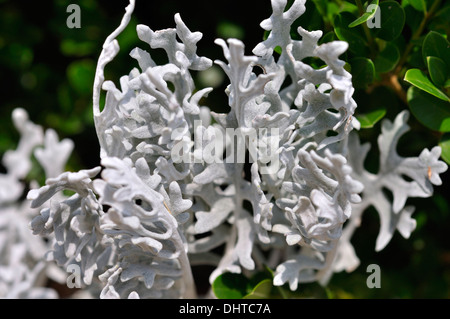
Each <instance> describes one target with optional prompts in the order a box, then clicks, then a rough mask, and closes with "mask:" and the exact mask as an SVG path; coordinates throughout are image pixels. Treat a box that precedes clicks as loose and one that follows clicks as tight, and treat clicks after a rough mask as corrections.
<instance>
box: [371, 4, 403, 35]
mask: <svg viewBox="0 0 450 319" xmlns="http://www.w3.org/2000/svg"><path fill="white" fill-rule="evenodd" d="M380 12H381V17H380V28H378V29H377V28H375V29H372V30H373V31H374V33H375V36H376V37H378V38H380V39H383V40H386V41H392V40H394V39H395V38H397V37H398V36H399V35H400V34H401V33H402V31H403V26H404V25H405V11H404V10H403V8H402V7H401V6H400V4H399V3H398V2H396V1H385V2H381V3H380Z"/></svg>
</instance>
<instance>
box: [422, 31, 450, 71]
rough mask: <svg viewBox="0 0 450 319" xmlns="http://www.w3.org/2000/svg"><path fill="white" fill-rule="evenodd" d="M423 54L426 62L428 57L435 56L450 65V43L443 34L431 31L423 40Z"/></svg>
mask: <svg viewBox="0 0 450 319" xmlns="http://www.w3.org/2000/svg"><path fill="white" fill-rule="evenodd" d="M422 56H423V59H424V61H425V63H426V58H427V57H429V56H435V57H437V58H440V59H441V60H442V61H444V62H445V63H446V64H447V67H450V43H449V42H448V41H447V39H446V38H444V36H443V35H441V34H439V33H437V32H435V31H430V32H429V33H428V34H427V36H426V37H425V39H424V40H423V45H422Z"/></svg>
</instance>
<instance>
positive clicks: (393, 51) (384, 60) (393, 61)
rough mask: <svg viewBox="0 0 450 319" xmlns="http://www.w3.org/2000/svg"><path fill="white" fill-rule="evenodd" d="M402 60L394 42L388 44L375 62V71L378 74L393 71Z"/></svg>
mask: <svg viewBox="0 0 450 319" xmlns="http://www.w3.org/2000/svg"><path fill="white" fill-rule="evenodd" d="M399 60H400V51H399V50H398V48H397V46H396V45H395V44H393V43H392V42H386V43H385V45H384V48H383V49H382V50H381V51H380V52H379V53H378V55H377V56H376V57H375V59H374V60H373V64H374V65H375V71H376V72H377V73H386V72H389V71H392V70H393V69H394V67H395V66H396V65H397V62H398V61H399Z"/></svg>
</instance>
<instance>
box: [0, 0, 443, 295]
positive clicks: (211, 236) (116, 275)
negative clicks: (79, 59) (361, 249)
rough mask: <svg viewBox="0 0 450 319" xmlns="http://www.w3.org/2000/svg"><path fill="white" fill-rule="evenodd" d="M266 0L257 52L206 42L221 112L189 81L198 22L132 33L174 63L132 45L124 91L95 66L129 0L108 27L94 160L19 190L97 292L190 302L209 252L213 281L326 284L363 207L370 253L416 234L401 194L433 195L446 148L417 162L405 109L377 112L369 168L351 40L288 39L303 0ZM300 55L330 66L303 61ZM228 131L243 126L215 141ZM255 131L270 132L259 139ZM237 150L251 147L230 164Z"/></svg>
mask: <svg viewBox="0 0 450 319" xmlns="http://www.w3.org/2000/svg"><path fill="white" fill-rule="evenodd" d="M271 4H272V9H273V10H272V11H273V13H272V15H271V16H270V17H269V18H267V19H266V20H264V21H262V23H261V27H262V28H263V29H264V30H267V31H269V32H270V33H269V36H268V38H267V39H266V40H264V41H263V42H261V43H259V44H258V45H257V46H256V47H255V48H254V49H253V55H251V56H246V55H244V44H243V43H242V42H241V41H240V40H237V39H228V40H227V41H225V40H222V39H218V40H216V41H215V43H216V44H217V45H219V46H220V47H221V48H222V49H223V54H224V58H225V59H224V60H223V61H215V63H216V64H218V65H219V66H220V67H221V68H222V69H223V71H224V72H225V73H226V75H227V76H228V78H229V83H230V84H229V85H228V87H227V90H226V94H227V96H228V105H229V106H230V111H229V112H228V113H215V112H212V111H211V110H210V108H209V107H207V106H203V105H200V102H201V100H202V97H204V96H206V95H207V94H208V93H209V92H210V91H212V88H203V89H200V90H198V89H196V88H195V85H194V81H193V77H192V75H191V71H203V70H206V69H208V68H210V67H211V66H212V64H213V62H212V61H211V60H210V59H208V58H206V57H201V56H198V55H197V43H198V41H199V40H200V39H201V37H202V34H201V33H199V32H191V31H190V30H189V29H188V27H187V26H186V25H185V24H184V22H183V21H182V20H181V17H180V15H178V14H176V15H175V25H176V27H175V28H171V29H164V30H161V31H153V30H152V29H150V28H149V27H147V26H144V25H138V27H137V34H138V36H139V39H140V40H142V41H143V42H145V43H146V45H147V48H148V47H150V48H151V49H163V50H165V52H166V54H167V57H168V63H167V64H165V65H157V64H156V63H155V62H154V61H153V59H152V58H151V55H150V53H149V52H148V51H146V50H145V49H141V48H136V49H134V50H132V51H131V53H130V55H131V57H133V58H134V59H136V60H137V64H138V66H139V67H138V68H133V69H132V70H131V71H130V73H129V74H128V75H125V76H123V77H121V78H120V86H119V87H117V86H116V84H115V83H113V82H112V81H107V80H105V78H104V68H105V66H106V65H107V64H108V63H109V62H111V61H112V60H113V59H114V57H115V56H116V55H117V53H118V52H119V45H118V42H117V40H116V37H117V36H118V35H119V34H120V33H121V32H122V31H123V30H124V28H125V27H126V26H127V24H128V22H129V20H130V17H131V14H132V12H133V9H134V1H133V0H132V1H130V4H129V6H128V7H127V8H126V13H125V15H124V17H123V19H122V22H121V24H120V26H119V27H118V28H117V29H116V30H115V31H114V32H113V33H112V34H111V35H110V36H109V37H108V38H107V39H106V41H105V43H104V45H103V50H102V51H101V54H100V58H99V60H98V64H97V69H96V76H95V82H94V94H93V107H94V121H95V126H96V131H97V136H98V140H99V143H100V147H101V154H100V156H101V167H100V166H99V167H95V168H92V169H88V170H81V171H79V172H65V173H60V172H58V174H53V173H51V174H49V176H48V177H50V178H48V179H47V181H46V185H45V186H43V187H40V188H35V189H32V190H31V191H30V192H29V193H28V196H27V198H28V199H29V200H30V201H31V209H37V208H40V213H39V214H38V215H37V216H36V217H34V218H33V219H32V221H31V222H30V227H31V229H32V231H33V234H35V235H41V236H46V237H48V238H50V239H51V240H50V241H49V242H50V243H51V248H49V251H48V253H47V254H46V259H47V260H48V261H55V262H56V264H57V265H59V266H62V267H64V268H66V267H67V266H68V265H71V264H76V265H78V266H79V267H80V269H81V272H82V284H83V286H84V288H85V289H86V290H91V292H92V295H93V296H94V297H95V296H100V297H101V298H180V297H184V298H195V297H196V296H197V294H196V287H195V282H194V279H193V275H192V271H191V266H192V265H205V264H208V265H213V266H214V267H215V270H214V271H213V272H212V274H211V276H210V281H211V282H212V281H213V280H214V279H215V278H216V277H217V276H219V275H220V274H222V273H224V272H233V273H241V272H244V271H245V272H247V271H249V272H251V271H256V270H257V269H261V268H262V267H264V266H268V267H270V268H272V269H274V271H275V274H274V279H273V284H274V285H283V284H285V283H288V284H289V287H290V288H291V289H292V290H296V289H297V286H298V284H299V283H305V282H315V281H317V282H320V283H321V284H323V285H326V284H327V282H328V281H329V279H330V277H331V276H332V274H333V273H334V272H338V271H342V270H347V271H352V270H353V269H355V268H356V267H357V266H358V264H359V260H358V258H357V256H356V254H355V251H354V248H353V246H352V244H351V237H352V235H353V233H354V231H355V229H356V228H357V227H358V226H359V223H360V221H361V216H362V214H363V212H364V211H365V210H366V208H368V207H369V206H374V207H375V208H376V210H377V211H378V213H379V215H380V221H381V223H380V224H381V227H380V232H379V235H378V238H377V242H376V250H381V249H383V248H384V247H385V246H386V245H387V244H388V242H389V241H390V239H391V238H392V236H393V233H394V232H395V231H396V230H398V231H399V232H400V234H401V235H402V236H404V237H405V238H408V237H409V235H410V234H411V232H412V231H413V230H414V228H415V225H416V224H415V220H414V219H413V218H412V217H411V215H412V213H413V211H414V207H411V206H407V205H406V202H407V199H408V198H409V197H428V196H431V195H432V193H433V186H432V185H433V184H434V185H440V184H441V180H440V178H439V174H440V173H442V172H444V171H445V170H446V169H447V166H446V164H445V163H443V162H441V161H439V157H440V148H439V147H435V148H433V149H432V150H431V151H429V150H427V149H425V150H423V152H422V153H421V154H420V155H419V156H418V157H414V158H402V157H400V156H399V155H398V154H397V152H396V147H397V144H398V141H399V138H400V137H401V136H402V135H403V134H404V133H405V132H406V131H407V130H408V126H407V124H406V122H407V119H408V113H407V112H406V111H404V112H402V113H400V114H399V115H398V116H397V117H396V118H395V120H394V121H393V122H390V121H389V120H385V121H384V122H383V124H382V132H381V134H380V136H379V138H378V147H379V150H380V167H379V170H378V173H377V174H374V173H370V172H368V171H367V170H366V169H365V168H364V160H365V155H367V153H368V150H369V148H370V145H366V144H363V145H361V144H360V142H359V139H358V135H357V134H356V133H355V132H354V131H353V129H359V122H358V121H357V120H356V119H355V117H353V114H354V112H355V109H356V107H357V105H356V103H355V101H354V100H353V98H352V94H353V92H354V89H353V87H352V77H351V74H350V73H349V72H347V71H346V70H345V69H344V64H345V63H344V61H342V60H340V59H339V56H340V55H341V54H343V53H344V52H345V51H346V49H347V47H348V44H347V43H346V42H343V41H333V42H328V43H323V44H320V45H319V44H318V42H319V39H320V38H321V36H322V31H312V32H310V31H307V30H305V29H303V28H301V27H299V28H298V30H297V32H298V34H299V35H300V36H301V40H293V39H292V38H291V36H290V31H291V25H292V24H293V22H294V21H295V20H296V19H297V18H298V17H299V16H301V15H302V14H303V13H304V11H305V0H295V1H294V2H293V4H292V5H291V6H290V7H289V8H288V9H286V4H287V1H286V0H272V1H271ZM276 48H279V49H281V54H276V53H274V52H275V49H276ZM277 50H278V49H277ZM309 57H316V58H319V59H321V60H322V61H323V62H324V63H325V64H326V66H325V67H323V68H320V69H315V68H313V67H311V66H310V65H309V64H308V63H306V62H305V61H307V58H309ZM261 71H262V72H261ZM102 91H105V92H106V98H105V104H104V105H100V96H101V94H102ZM230 129H231V130H232V131H233V132H239V134H242V135H246V134H247V135H249V136H250V138H248V139H244V140H243V141H244V142H243V143H241V144H239V143H237V144H236V143H232V142H231V141H230V139H228V140H226V141H225V142H223V141H222V137H224V136H227V134H228V132H230ZM255 131H258V132H264V134H260V135H259V136H257V140H258V141H257V145H258V147H256V148H255V147H254V145H255V140H254V139H253V140H252V137H254V135H251V133H252V132H255ZM29 138H30V139H31V138H33V136H29ZM273 145H276V149H273ZM242 151H243V152H244V153H247V155H248V153H250V158H248V159H247V160H246V161H238V160H236V155H237V156H239V152H241V153H242ZM41 154H42V153H41ZM22 155H23V157H24V158H26V157H29V155H30V152H27V153H24V154H22ZM36 155H37V154H36ZM43 156H44V155H43ZM17 165H18V164H17ZM11 170H12V171H13V170H14V168H11ZM54 173H56V172H54ZM8 176H12V177H14V176H15V175H14V173H11V174H10V175H8ZM405 176H406V177H407V178H405ZM12 177H11V178H12ZM2 183H3V181H2ZM14 185H15V184H14ZM384 189H388V190H390V191H391V192H392V194H393V196H392V197H393V200H392V201H391V200H390V199H389V197H387V196H386V195H385V193H384ZM63 190H71V191H73V192H75V194H74V195H72V196H66V195H64V193H63V192H62V191H63ZM18 191H19V190H18ZM3 207H4V206H2V209H3ZM27 209H28V208H27ZM2 214H3V212H2ZM3 217H4V214H3ZM2 225H3V226H2ZM0 227H5V226H4V223H0ZM10 246H11V247H12V246H14V243H11V244H10Z"/></svg>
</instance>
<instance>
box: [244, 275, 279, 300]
mask: <svg viewBox="0 0 450 319" xmlns="http://www.w3.org/2000/svg"><path fill="white" fill-rule="evenodd" d="M272 288H273V284H272V279H264V280H263V281H261V282H260V283H258V284H257V285H256V286H255V288H253V290H252V291H251V292H250V293H249V294H247V295H246V296H244V297H243V299H270V298H272V294H271V292H272Z"/></svg>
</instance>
